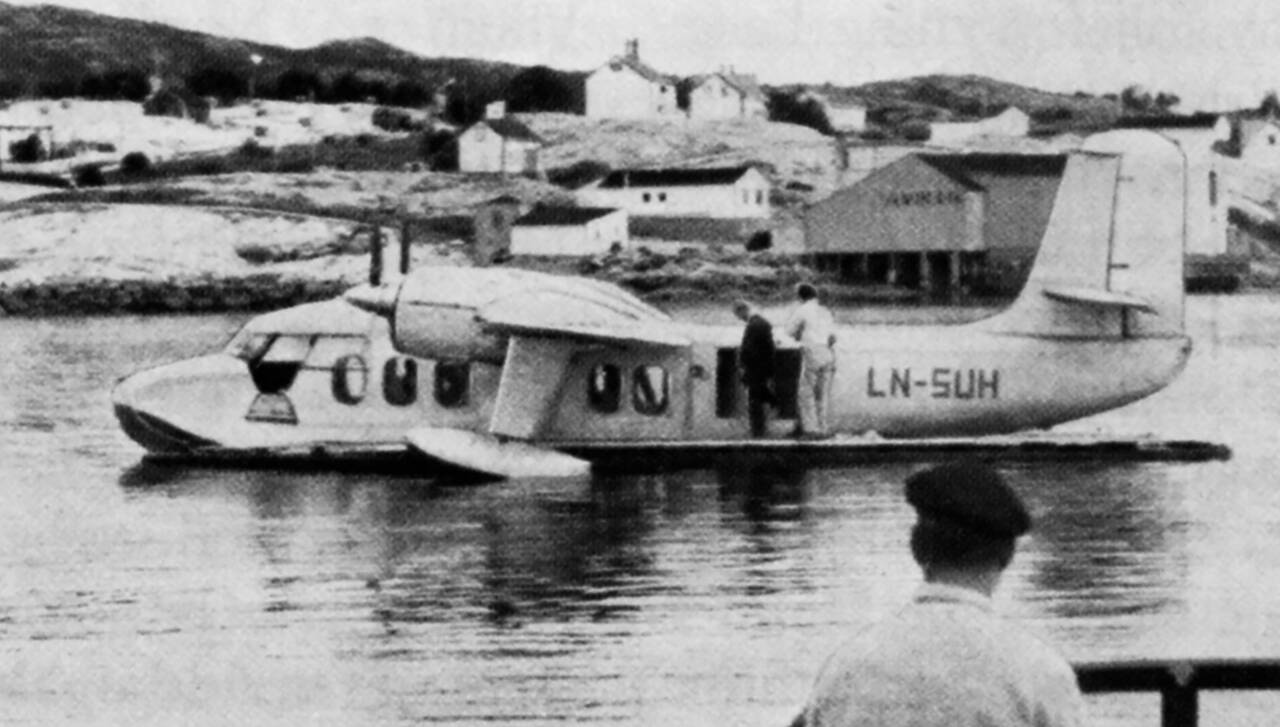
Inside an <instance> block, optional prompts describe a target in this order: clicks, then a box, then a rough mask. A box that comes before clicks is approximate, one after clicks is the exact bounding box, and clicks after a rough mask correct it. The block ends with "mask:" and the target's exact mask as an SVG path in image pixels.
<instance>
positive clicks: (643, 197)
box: [640, 192, 652, 204]
mask: <svg viewBox="0 0 1280 727" xmlns="http://www.w3.org/2000/svg"><path fill="white" fill-rule="evenodd" d="M640 198H641V199H643V200H644V203H645V204H648V203H649V200H650V199H651V198H652V195H650V194H649V193H648V192H645V193H644V194H643V195H641V197H640Z"/></svg>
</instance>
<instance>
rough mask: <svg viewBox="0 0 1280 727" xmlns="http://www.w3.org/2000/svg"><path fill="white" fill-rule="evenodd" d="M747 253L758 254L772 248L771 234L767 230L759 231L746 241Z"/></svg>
mask: <svg viewBox="0 0 1280 727" xmlns="http://www.w3.org/2000/svg"><path fill="white" fill-rule="evenodd" d="M746 247H747V252H759V251H761V250H768V249H770V248H772V247H773V233H772V232H770V231H768V230H759V231H757V232H755V233H753V234H752V235H751V237H749V238H748V239H747V245H746Z"/></svg>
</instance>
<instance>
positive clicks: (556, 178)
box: [547, 159, 611, 189]
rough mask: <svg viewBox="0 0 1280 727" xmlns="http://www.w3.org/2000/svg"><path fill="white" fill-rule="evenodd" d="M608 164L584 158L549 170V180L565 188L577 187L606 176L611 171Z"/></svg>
mask: <svg viewBox="0 0 1280 727" xmlns="http://www.w3.org/2000/svg"><path fill="white" fill-rule="evenodd" d="M610 171H611V170H610V168H609V165H608V164H605V163H604V162H601V161H596V160H595V159H583V160H582V161H579V162H574V163H573V164H570V165H569V166H567V167H559V168H556V169H552V170H550V171H548V172H547V181H549V182H551V183H552V184H554V185H556V186H558V187H564V188H565V189H577V188H578V187H581V186H583V185H586V184H590V183H591V182H594V181H596V180H597V179H600V178H601V177H604V176H605V175H607V174H608V173H609V172H610Z"/></svg>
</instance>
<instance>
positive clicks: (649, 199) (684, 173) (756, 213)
mask: <svg viewBox="0 0 1280 727" xmlns="http://www.w3.org/2000/svg"><path fill="white" fill-rule="evenodd" d="M771 188H772V185H771V184H770V182H769V180H768V178H767V177H765V176H764V175H763V174H761V173H760V171H759V170H758V169H756V168H755V167H727V168H710V169H621V170H617V171H614V172H610V173H609V174H608V175H607V176H605V177H604V178H603V179H601V180H599V181H598V182H595V183H594V184H591V185H588V186H586V187H584V188H582V189H580V190H578V198H579V200H580V201H581V202H582V203H583V204H590V205H594V206H597V207H620V208H622V209H625V210H626V211H627V212H628V213H629V214H631V215H633V216H637V217H640V216H653V217H711V218H716V219H751V218H757V219H763V218H767V217H769V216H770V215H771V209H770V203H769V192H770V190H771Z"/></svg>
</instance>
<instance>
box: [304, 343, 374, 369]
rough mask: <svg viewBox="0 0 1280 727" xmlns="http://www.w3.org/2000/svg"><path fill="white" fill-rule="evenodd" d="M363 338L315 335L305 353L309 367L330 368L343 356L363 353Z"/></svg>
mask: <svg viewBox="0 0 1280 727" xmlns="http://www.w3.org/2000/svg"><path fill="white" fill-rule="evenodd" d="M365 343H366V341H365V339H364V338H363V337H361V336H316V339H315V343H313V344H311V353H310V354H308V355H307V363H306V366H307V368H309V369H331V368H333V367H334V365H335V364H337V363H338V361H339V360H341V359H342V357H344V356H351V355H354V354H361V353H364V349H365Z"/></svg>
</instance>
